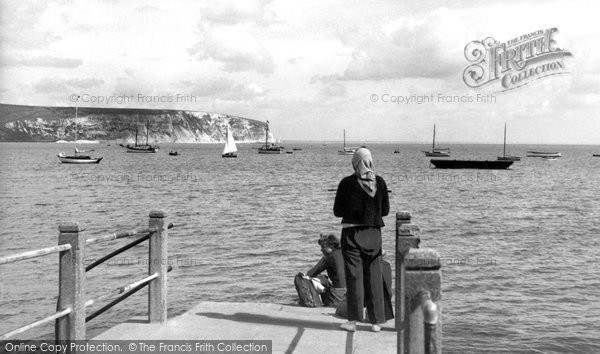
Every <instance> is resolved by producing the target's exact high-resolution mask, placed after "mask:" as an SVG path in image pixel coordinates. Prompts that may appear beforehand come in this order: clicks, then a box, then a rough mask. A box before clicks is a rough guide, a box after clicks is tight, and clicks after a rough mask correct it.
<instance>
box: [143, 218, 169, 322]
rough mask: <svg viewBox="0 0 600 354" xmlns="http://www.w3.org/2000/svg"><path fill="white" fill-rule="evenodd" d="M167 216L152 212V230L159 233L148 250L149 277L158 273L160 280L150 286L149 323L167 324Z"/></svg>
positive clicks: (153, 234) (153, 238)
mask: <svg viewBox="0 0 600 354" xmlns="http://www.w3.org/2000/svg"><path fill="white" fill-rule="evenodd" d="M165 218H166V214H165V213H164V212H162V211H152V212H150V223H149V226H150V227H151V228H155V229H156V230H157V231H156V232H154V233H152V235H151V236H150V244H149V250H148V275H152V274H154V273H158V278H156V279H154V280H152V281H151V282H150V284H149V286H148V321H149V322H151V323H152V322H159V323H165V322H167V266H168V258H167V233H168V231H167V228H166V226H165Z"/></svg>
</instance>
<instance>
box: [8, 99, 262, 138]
mask: <svg viewBox="0 0 600 354" xmlns="http://www.w3.org/2000/svg"><path fill="white" fill-rule="evenodd" d="M0 106H4V107H2V108H3V111H6V110H7V108H6V106H8V105H0ZM9 107H18V108H19V111H17V112H10V117H11V118H16V119H13V120H11V121H8V122H6V123H4V124H3V126H1V127H0V141H59V140H66V141H74V140H75V139H78V140H116V139H118V140H119V141H122V142H129V143H132V142H134V140H135V131H136V127H137V129H138V141H140V142H143V141H145V140H146V124H147V125H148V128H149V129H148V140H149V142H151V143H171V142H175V143H223V142H225V130H226V127H227V125H229V127H230V131H231V132H232V134H233V137H234V139H235V140H236V141H237V142H261V141H262V140H263V139H264V129H265V126H264V123H262V122H259V121H255V120H250V119H246V118H241V117H233V116H229V115H226V114H218V113H205V112H193V111H165V110H133V109H107V108H104V109H102V108H93V109H92V108H80V109H79V117H78V118H77V119H75V118H74V117H73V116H74V114H73V112H71V111H72V108H69V107H65V108H61V107H56V108H54V107H52V108H46V109H45V110H44V111H43V112H42V113H43V115H44V117H39V116H35V114H39V113H38V111H39V110H40V108H44V107H31V108H32V109H37V111H35V112H27V111H26V108H27V106H9ZM28 113H29V114H28ZM19 117H23V118H24V119H19ZM2 118H3V121H6V120H7V119H6V118H4V117H2Z"/></svg>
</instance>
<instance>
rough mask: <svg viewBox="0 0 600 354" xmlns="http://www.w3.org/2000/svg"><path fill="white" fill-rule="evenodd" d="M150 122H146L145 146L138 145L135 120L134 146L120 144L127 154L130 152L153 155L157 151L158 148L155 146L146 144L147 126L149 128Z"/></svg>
mask: <svg viewBox="0 0 600 354" xmlns="http://www.w3.org/2000/svg"><path fill="white" fill-rule="evenodd" d="M149 124H150V122H149V121H146V144H138V124H137V119H136V124H135V145H130V144H127V145H123V144H120V145H121V146H122V147H124V148H125V149H127V150H126V151H127V152H131V153H155V152H156V150H158V146H156V145H150V144H148V130H149V129H148V126H149Z"/></svg>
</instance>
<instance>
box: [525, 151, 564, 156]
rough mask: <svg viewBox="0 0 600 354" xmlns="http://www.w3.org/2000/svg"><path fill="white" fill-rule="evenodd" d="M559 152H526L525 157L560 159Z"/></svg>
mask: <svg viewBox="0 0 600 354" xmlns="http://www.w3.org/2000/svg"><path fill="white" fill-rule="evenodd" d="M561 156H562V155H561V153H560V152H546V151H527V157H561Z"/></svg>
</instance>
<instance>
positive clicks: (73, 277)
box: [54, 223, 86, 340]
mask: <svg viewBox="0 0 600 354" xmlns="http://www.w3.org/2000/svg"><path fill="white" fill-rule="evenodd" d="M58 230H59V232H60V233H59V235H58V244H59V245H64V244H70V245H71V249H70V250H67V251H62V252H60V253H59V256H58V257H59V267H60V269H59V278H58V279H59V281H58V282H59V285H58V304H57V310H59V311H60V310H64V309H67V308H69V307H70V308H71V313H70V314H69V315H67V316H64V317H61V318H59V319H57V320H56V327H55V329H54V330H55V336H56V339H57V340H85V336H86V334H85V265H84V263H83V258H84V257H85V232H84V231H85V226H84V225H83V224H79V223H66V224H61V225H60V226H59V227H58Z"/></svg>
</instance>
